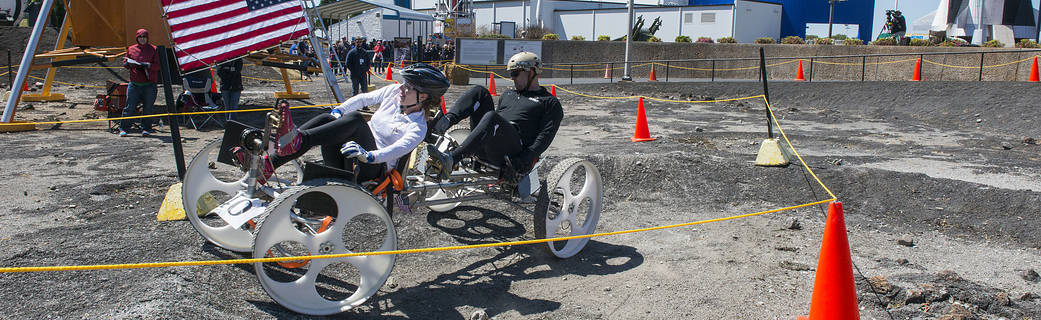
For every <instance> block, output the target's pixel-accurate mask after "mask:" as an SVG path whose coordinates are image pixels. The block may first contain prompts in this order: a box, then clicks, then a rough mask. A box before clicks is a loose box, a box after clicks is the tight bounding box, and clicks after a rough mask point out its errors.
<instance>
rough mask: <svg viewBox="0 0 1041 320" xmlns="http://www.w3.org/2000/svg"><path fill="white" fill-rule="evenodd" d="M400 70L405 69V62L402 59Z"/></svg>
mask: <svg viewBox="0 0 1041 320" xmlns="http://www.w3.org/2000/svg"><path fill="white" fill-rule="evenodd" d="M401 68H402V69H405V60H404V59H402V60H401Z"/></svg>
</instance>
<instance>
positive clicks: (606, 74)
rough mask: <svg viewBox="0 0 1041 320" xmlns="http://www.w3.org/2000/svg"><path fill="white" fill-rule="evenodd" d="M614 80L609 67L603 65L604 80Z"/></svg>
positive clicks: (608, 65)
mask: <svg viewBox="0 0 1041 320" xmlns="http://www.w3.org/2000/svg"><path fill="white" fill-rule="evenodd" d="M611 78H614V74H613V73H612V72H611V65H610V64H604V79H611Z"/></svg>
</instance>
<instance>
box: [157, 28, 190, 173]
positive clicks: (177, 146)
mask: <svg viewBox="0 0 1041 320" xmlns="http://www.w3.org/2000/svg"><path fill="white" fill-rule="evenodd" d="M156 50H158V51H159V72H161V75H162V77H163V78H162V80H163V94H164V95H165V96H166V112H167V113H169V114H170V115H168V116H166V121H168V122H170V138H171V139H172V140H173V141H172V142H173V151H174V161H175V162H176V163H177V179H178V180H181V181H184V172H185V166H184V149H183V148H182V147H181V129H180V128H179V127H180V125H178V124H177V118H178V117H180V115H176V116H175V115H173V114H174V113H181V111H180V110H175V109H176V108H177V103H176V102H174V96H173V88H172V87H171V85H170V82H171V81H172V80H171V78H170V60H169V59H168V58H169V57H168V56H167V54H166V47H165V46H157V47H156Z"/></svg>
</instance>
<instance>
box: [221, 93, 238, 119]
mask: <svg viewBox="0 0 1041 320" xmlns="http://www.w3.org/2000/svg"><path fill="white" fill-rule="evenodd" d="M220 97H221V100H224V110H238V109H239V98H241V97H242V91H239V90H234V91H231V90H224V91H221V92H220ZM228 119H231V114H230V113H229V114H228Z"/></svg>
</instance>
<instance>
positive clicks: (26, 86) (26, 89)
mask: <svg viewBox="0 0 1041 320" xmlns="http://www.w3.org/2000/svg"><path fill="white" fill-rule="evenodd" d="M22 91H29V80H25V82H22Z"/></svg>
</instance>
